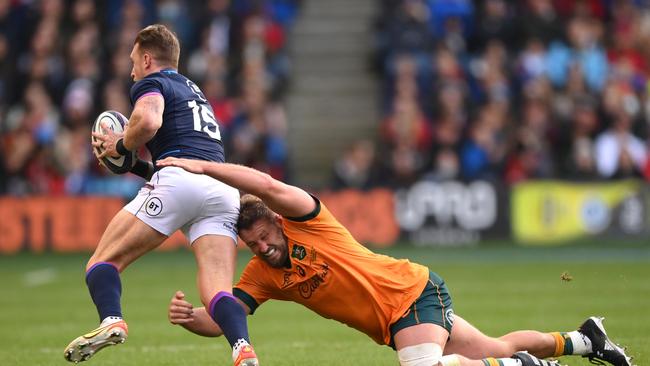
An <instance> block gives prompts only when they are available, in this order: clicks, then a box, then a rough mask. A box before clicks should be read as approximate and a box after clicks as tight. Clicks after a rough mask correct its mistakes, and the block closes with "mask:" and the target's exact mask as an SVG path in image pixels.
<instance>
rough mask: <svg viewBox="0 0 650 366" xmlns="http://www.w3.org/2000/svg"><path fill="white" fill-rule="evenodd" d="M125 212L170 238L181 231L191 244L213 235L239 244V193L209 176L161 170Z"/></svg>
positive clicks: (169, 169) (170, 168)
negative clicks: (237, 227) (225, 237)
mask: <svg viewBox="0 0 650 366" xmlns="http://www.w3.org/2000/svg"><path fill="white" fill-rule="evenodd" d="M124 209H125V210H127V211H128V212H130V213H132V214H133V215H135V216H136V217H137V218H138V219H140V220H142V221H143V222H144V223H145V224H147V225H149V226H151V227H152V228H153V229H155V230H156V231H158V232H160V233H162V234H165V235H167V236H170V235H171V234H173V233H174V232H175V231H176V230H178V229H181V231H182V232H183V234H185V237H187V239H188V240H189V241H190V243H194V241H195V240H196V239H198V238H199V237H201V236H203V235H208V234H214V235H224V236H228V237H230V238H232V240H233V242H234V243H235V244H237V229H236V225H237V217H238V216H239V191H238V190H237V189H235V188H233V187H231V186H229V185H227V184H225V183H222V182H220V181H218V180H216V179H214V178H211V177H209V176H207V175H202V174H193V173H189V172H187V171H185V170H183V169H181V168H178V167H165V168H162V169H161V170H159V171H157V172H156V173H154V175H153V176H152V177H151V180H150V181H149V182H147V183H146V184H145V185H144V186H143V187H142V188H140V191H139V192H138V195H137V196H136V197H135V198H134V199H133V200H132V201H131V202H129V203H128V204H127V205H126V206H125V207H124Z"/></svg>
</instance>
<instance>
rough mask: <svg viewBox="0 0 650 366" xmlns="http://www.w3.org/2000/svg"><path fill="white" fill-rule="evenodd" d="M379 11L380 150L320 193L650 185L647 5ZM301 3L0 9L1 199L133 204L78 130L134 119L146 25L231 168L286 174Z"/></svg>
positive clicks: (348, 164)
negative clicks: (204, 112) (137, 51)
mask: <svg viewBox="0 0 650 366" xmlns="http://www.w3.org/2000/svg"><path fill="white" fill-rule="evenodd" d="M323 1H326V0H323ZM377 4H378V7H380V10H379V13H378V16H377V19H376V22H375V24H374V27H375V32H376V45H375V57H374V63H373V64H374V66H375V70H376V71H377V73H378V75H379V77H380V78H381V80H382V82H383V84H382V89H381V96H380V99H381V103H380V104H381V107H380V108H382V109H381V114H382V116H383V120H382V121H380V123H379V126H378V131H379V134H378V135H379V136H380V137H379V140H378V141H370V140H363V141H359V142H358V143H356V144H354V145H353V146H351V147H350V148H349V149H348V150H347V151H346V152H345V153H344V154H342V156H341V157H340V159H338V160H337V161H336V162H335V166H334V182H333V185H332V187H333V188H344V187H357V188H370V187H375V186H388V187H403V186H406V185H409V184H412V183H413V182H415V181H417V180H419V179H433V180H450V179H454V180H474V179H489V180H494V181H498V182H505V183H507V184H513V183H517V182H520V181H523V180H527V179H555V178H559V179H571V180H607V179H618V178H628V177H634V178H642V177H645V178H646V179H650V158H649V151H650V149H649V145H648V136H649V131H650V80H649V79H648V75H649V72H650V4H649V3H648V2H647V1H642V0H572V1H565V0H520V1H516V0H475V1H471V0H377ZM350 6H354V4H353V2H351V3H350ZM299 7H300V0H112V1H100V0H47V1H34V0H0V194H12V195H25V194H113V195H119V196H124V197H129V196H131V195H133V194H134V192H135V191H136V190H137V189H138V187H139V186H140V185H141V181H140V180H139V179H138V178H135V177H133V176H130V175H127V176H124V177H115V176H112V175H110V174H109V173H107V172H106V170H105V169H103V168H101V167H99V166H98V164H97V161H96V160H95V158H94V157H93V155H92V152H91V148H90V143H89V136H90V127H91V125H92V121H93V120H94V118H95V117H96V116H97V115H98V114H99V112H101V111H103V110H107V109H114V110H117V111H120V112H122V113H123V114H126V115H128V114H129V112H130V109H131V106H130V102H129V99H128V95H129V94H128V90H129V88H130V85H131V80H130V70H131V62H130V60H129V52H130V50H131V47H132V45H133V39H134V37H135V35H136V33H137V31H138V30H139V29H140V28H142V27H143V26H145V25H147V24H152V23H156V22H160V23H164V24H167V25H168V26H170V27H171V28H172V29H174V30H175V32H176V33H177V34H178V36H179V38H180V41H181V48H182V49H181V61H180V72H182V73H184V74H186V75H187V76H188V77H190V78H191V79H193V80H194V81H195V82H197V84H199V85H200V87H201V88H202V90H203V92H204V93H205V94H206V97H207V98H208V99H209V101H210V103H211V104H212V107H213V109H214V111H215V114H216V116H217V117H218V118H219V120H220V121H221V129H222V136H223V137H224V142H225V144H226V151H227V156H228V160H229V161H231V162H235V163H242V164H246V165H249V166H253V167H256V168H258V169H261V170H263V171H266V172H269V173H270V174H271V175H273V176H274V177H276V178H279V179H285V178H287V153H288V152H287V142H286V131H287V128H288V127H287V117H286V113H285V109H284V107H283V104H282V100H283V96H284V95H285V93H286V89H287V85H288V81H289V78H290V75H291V65H290V60H289V58H288V55H287V50H286V48H287V47H286V46H287V44H286V37H287V32H288V31H289V30H290V28H291V26H292V24H293V23H294V21H295V17H296V16H297V13H298V11H299ZM141 153H144V150H143V151H142V152H141ZM145 158H146V156H145Z"/></svg>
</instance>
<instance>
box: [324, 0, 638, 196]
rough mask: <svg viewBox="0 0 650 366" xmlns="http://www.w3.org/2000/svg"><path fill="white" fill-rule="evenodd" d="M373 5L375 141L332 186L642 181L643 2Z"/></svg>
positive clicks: (394, 0)
mask: <svg viewBox="0 0 650 366" xmlns="http://www.w3.org/2000/svg"><path fill="white" fill-rule="evenodd" d="M378 1H379V0H378ZM380 3H381V12H380V14H379V16H378V18H377V20H376V23H375V29H376V38H377V46H376V59H375V66H376V70H377V71H378V73H379V75H380V77H381V79H382V80H383V87H382V96H381V99H382V102H381V105H382V108H383V109H382V116H383V121H381V123H380V127H379V135H380V141H379V143H378V144H374V143H373V142H371V141H360V142H359V143H357V144H355V145H354V146H352V147H350V149H349V150H348V152H346V153H345V155H343V156H342V157H341V158H340V159H339V160H338V161H337V162H336V166H335V169H334V171H335V183H334V185H335V186H336V187H338V188H341V187H359V188H369V187H372V186H377V185H388V186H392V187H400V186H405V185H408V184H411V183H413V182H414V181H417V180H418V179H423V178H425V179H433V180H449V179H458V180H474V179H488V180H494V181H498V182H505V183H507V184H514V183H517V182H520V181H524V180H527V179H554V178H559V179H570V180H609V179H618V178H628V177H634V178H642V177H645V178H646V179H650V158H649V151H650V150H649V148H648V147H649V145H648V131H649V127H650V83H649V79H648V76H649V75H650V74H649V72H650V3H649V2H647V1H641V0H637V1H635V0H571V1H567V0H512V1H508V0H477V1H470V0H381V1H380Z"/></svg>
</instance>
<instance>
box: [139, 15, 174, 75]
mask: <svg viewBox="0 0 650 366" xmlns="http://www.w3.org/2000/svg"><path fill="white" fill-rule="evenodd" d="M133 44H134V45H136V44H139V45H140V52H144V51H146V52H149V53H150V54H151V56H152V57H153V58H154V59H155V60H156V61H157V62H158V63H159V64H160V65H161V66H172V67H174V68H175V69H177V68H178V57H179V55H180V53H181V46H180V43H179V42H178V38H177V37H176V34H174V32H172V31H171V30H169V28H167V27H165V26H164V25H162V24H153V25H150V26H148V27H145V28H144V29H142V30H140V31H139V32H138V35H137V36H136V37H135V42H133Z"/></svg>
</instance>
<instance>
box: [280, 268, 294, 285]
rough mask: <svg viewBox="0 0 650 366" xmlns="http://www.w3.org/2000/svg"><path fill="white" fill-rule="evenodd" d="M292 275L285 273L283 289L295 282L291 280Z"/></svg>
mask: <svg viewBox="0 0 650 366" xmlns="http://www.w3.org/2000/svg"><path fill="white" fill-rule="evenodd" d="M292 274H293V273H292V272H284V279H283V281H282V288H283V289H284V288H287V287H289V286H291V285H293V281H292V280H291V275H292Z"/></svg>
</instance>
